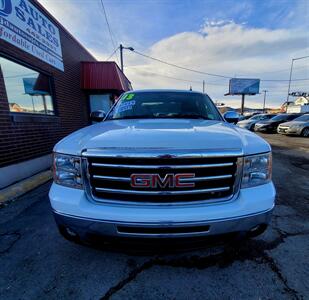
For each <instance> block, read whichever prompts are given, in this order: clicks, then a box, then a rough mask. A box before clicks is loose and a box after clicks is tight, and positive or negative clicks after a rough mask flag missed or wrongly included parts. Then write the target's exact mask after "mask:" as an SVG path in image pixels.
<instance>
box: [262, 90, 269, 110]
mask: <svg viewBox="0 0 309 300" xmlns="http://www.w3.org/2000/svg"><path fill="white" fill-rule="evenodd" d="M263 92H264V103H263V113H265V102H266V93H267V92H268V91H267V90H264V91H263Z"/></svg>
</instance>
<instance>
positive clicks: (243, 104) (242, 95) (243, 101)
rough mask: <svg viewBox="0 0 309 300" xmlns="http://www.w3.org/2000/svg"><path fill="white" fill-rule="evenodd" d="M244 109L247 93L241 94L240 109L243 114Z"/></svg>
mask: <svg viewBox="0 0 309 300" xmlns="http://www.w3.org/2000/svg"><path fill="white" fill-rule="evenodd" d="M244 110H245V94H241V109H240V113H241V115H244Z"/></svg>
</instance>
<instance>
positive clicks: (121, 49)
mask: <svg viewBox="0 0 309 300" xmlns="http://www.w3.org/2000/svg"><path fill="white" fill-rule="evenodd" d="M119 49H120V69H121V71H122V73H123V53H122V52H123V46H122V44H120V46H119Z"/></svg>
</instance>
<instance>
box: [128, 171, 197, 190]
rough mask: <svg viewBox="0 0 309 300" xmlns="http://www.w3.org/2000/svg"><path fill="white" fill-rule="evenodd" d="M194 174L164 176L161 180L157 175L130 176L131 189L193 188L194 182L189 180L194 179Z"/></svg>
mask: <svg viewBox="0 0 309 300" xmlns="http://www.w3.org/2000/svg"><path fill="white" fill-rule="evenodd" d="M194 177H195V174H194V173H179V174H166V175H165V176H164V177H163V178H162V177H161V176H160V175H159V174H132V175H131V187H134V188H157V187H160V188H184V187H187V188H193V187H195V183H194V182H190V181H188V180H185V181H184V179H189V178H194Z"/></svg>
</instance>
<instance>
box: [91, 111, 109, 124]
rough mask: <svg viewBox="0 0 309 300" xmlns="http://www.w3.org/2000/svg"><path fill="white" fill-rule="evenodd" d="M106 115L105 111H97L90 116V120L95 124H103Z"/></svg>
mask: <svg viewBox="0 0 309 300" xmlns="http://www.w3.org/2000/svg"><path fill="white" fill-rule="evenodd" d="M105 117H106V113H105V111H103V110H96V111H93V112H92V113H91V114H90V120H91V121H95V122H101V121H103V120H104V119H105Z"/></svg>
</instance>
